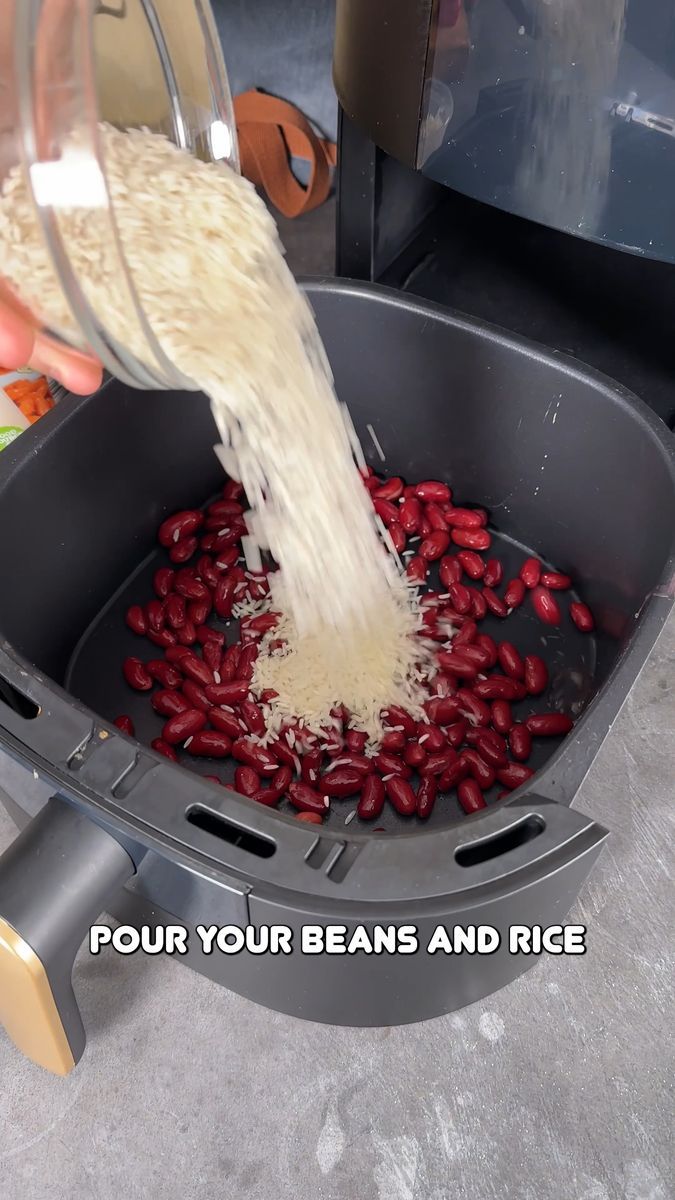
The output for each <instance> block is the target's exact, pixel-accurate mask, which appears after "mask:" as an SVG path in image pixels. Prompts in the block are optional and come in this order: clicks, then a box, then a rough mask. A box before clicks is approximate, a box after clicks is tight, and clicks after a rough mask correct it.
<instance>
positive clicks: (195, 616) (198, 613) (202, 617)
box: [186, 599, 212, 639]
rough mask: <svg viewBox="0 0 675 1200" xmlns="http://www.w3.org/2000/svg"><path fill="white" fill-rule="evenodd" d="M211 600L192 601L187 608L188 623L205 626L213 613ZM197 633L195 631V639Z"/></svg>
mask: <svg viewBox="0 0 675 1200" xmlns="http://www.w3.org/2000/svg"><path fill="white" fill-rule="evenodd" d="M211 607H212V606H211V600H210V599H209V600H191V601H190V603H189V604H188V606H187V615H188V622H186V623H192V625H193V626H195V625H203V624H204V622H205V621H206V619H207V618H208V616H209V614H210V612H211ZM196 637H197V633H196V631H195V639H196Z"/></svg>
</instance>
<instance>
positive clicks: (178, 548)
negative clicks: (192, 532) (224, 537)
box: [169, 537, 199, 566]
mask: <svg viewBox="0 0 675 1200" xmlns="http://www.w3.org/2000/svg"><path fill="white" fill-rule="evenodd" d="M198 545H199V543H198V541H197V539H196V537H188V538H183V539H182V541H180V542H176V543H175V544H174V545H173V546H172V547H171V549H170V550H169V558H170V559H171V562H172V563H176V565H177V566H178V565H179V564H180V563H186V562H189V560H190V559H191V558H192V555H193V554H194V552H195V550H196V549H197V546H198Z"/></svg>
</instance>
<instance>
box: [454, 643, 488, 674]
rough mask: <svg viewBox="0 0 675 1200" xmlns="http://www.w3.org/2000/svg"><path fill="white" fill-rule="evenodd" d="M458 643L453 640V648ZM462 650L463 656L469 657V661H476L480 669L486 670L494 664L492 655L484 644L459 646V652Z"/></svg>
mask: <svg viewBox="0 0 675 1200" xmlns="http://www.w3.org/2000/svg"><path fill="white" fill-rule="evenodd" d="M455 644H456V643H454V642H453V649H454V646H455ZM460 651H461V654H462V657H463V658H466V659H468V661H469V662H472V663H475V665H476V666H477V667H478V669H479V670H480V671H484V670H486V669H487V668H488V667H490V666H492V661H491V660H492V655H491V654H490V651H489V650H486V649H485V647H484V646H458V647H457V652H458V653H459V652H460Z"/></svg>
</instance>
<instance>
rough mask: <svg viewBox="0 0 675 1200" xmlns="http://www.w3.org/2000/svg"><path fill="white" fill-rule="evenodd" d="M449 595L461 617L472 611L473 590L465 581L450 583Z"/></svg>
mask: <svg viewBox="0 0 675 1200" xmlns="http://www.w3.org/2000/svg"><path fill="white" fill-rule="evenodd" d="M448 595H449V597H450V601H451V603H452V604H453V605H454V606H455V609H456V611H457V612H458V613H459V615H460V616H461V617H465V616H466V615H467V613H469V612H470V611H471V592H470V591H469V589H468V588H467V587H465V586H464V584H463V583H451V584H449V585H448Z"/></svg>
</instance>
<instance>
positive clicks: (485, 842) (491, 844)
mask: <svg viewBox="0 0 675 1200" xmlns="http://www.w3.org/2000/svg"><path fill="white" fill-rule="evenodd" d="M545 828H546V822H545V821H544V819H543V817H539V816H535V815H534V814H533V815H532V816H529V817H525V818H524V819H523V820H522V821H518V822H517V823H516V824H515V825H510V826H509V828H508V829H504V830H503V831H502V832H501V833H495V834H494V836H493V837H488V838H482V839H481V841H479V842H471V843H470V844H469V845H468V846H458V848H457V849H456V850H455V860H456V862H457V865H458V866H460V867H475V866H478V864H479V863H484V862H489V861H490V859H492V858H499V856H500V855H501V854H506V853H507V852H508V851H509V850H517V849H518V848H519V847H520V846H524V845H525V844H526V843H527V842H531V841H532V840H533V838H536V837H539V834H540V833H543V832H544V830H545Z"/></svg>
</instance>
